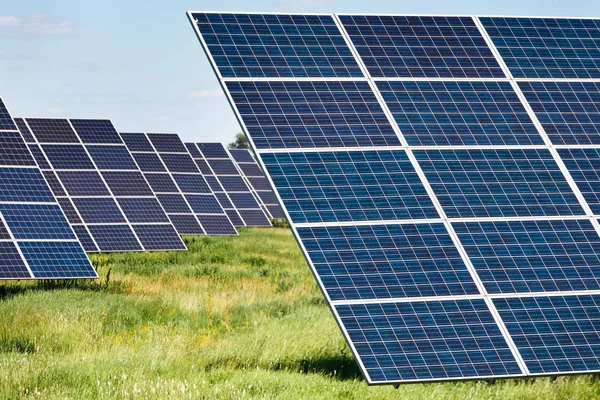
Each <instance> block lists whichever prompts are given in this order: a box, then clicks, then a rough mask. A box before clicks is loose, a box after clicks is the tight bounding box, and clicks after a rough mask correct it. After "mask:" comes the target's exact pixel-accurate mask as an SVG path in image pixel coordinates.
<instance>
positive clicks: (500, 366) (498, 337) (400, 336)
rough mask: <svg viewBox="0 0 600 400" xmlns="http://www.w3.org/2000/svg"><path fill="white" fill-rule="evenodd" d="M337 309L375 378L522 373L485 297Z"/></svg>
mask: <svg viewBox="0 0 600 400" xmlns="http://www.w3.org/2000/svg"><path fill="white" fill-rule="evenodd" d="M335 310H336V311H337V314H338V315H339V317H340V320H341V324H342V325H343V326H344V328H345V330H346V332H347V335H348V337H349V339H350V340H351V342H352V343H353V344H354V347H355V349H356V353H357V355H358V357H359V358H360V359H361V361H362V363H363V365H364V367H365V369H366V373H367V375H368V377H369V381H370V382H372V383H378V382H381V383H384V382H390V381H409V380H422V379H448V378H469V377H472V378H476V377H483V376H489V377H493V376H505V375H520V374H521V370H520V368H519V365H518V364H517V361H516V360H515V358H514V356H513V354H512V352H511V351H510V348H509V347H508V344H507V343H506V340H505V339H504V337H503V335H502V332H501V330H500V328H499V327H498V325H497V324H496V322H495V320H494V317H493V316H492V314H491V312H490V311H489V309H488V307H487V305H486V304H485V301H484V300H483V299H474V300H446V301H427V302H406V303H384V304H349V305H336V306H335Z"/></svg>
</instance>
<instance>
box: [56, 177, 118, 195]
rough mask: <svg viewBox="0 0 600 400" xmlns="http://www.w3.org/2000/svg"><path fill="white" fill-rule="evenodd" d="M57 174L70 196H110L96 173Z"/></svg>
mask: <svg viewBox="0 0 600 400" xmlns="http://www.w3.org/2000/svg"><path fill="white" fill-rule="evenodd" d="M56 174H57V175H58V177H59V178H60V181H61V183H62V184H63V186H64V187H65V190H66V191H67V193H68V194H69V196H110V192H109V191H108V189H107V188H106V185H105V184H104V181H103V180H102V178H101V177H100V174H99V173H98V172H96V171H57V172H56ZM55 193H56V192H55Z"/></svg>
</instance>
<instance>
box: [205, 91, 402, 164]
mask: <svg viewBox="0 0 600 400" xmlns="http://www.w3.org/2000/svg"><path fill="white" fill-rule="evenodd" d="M225 84H226V86H227V89H228V90H229V92H230V94H231V96H232V98H233V103H234V105H235V107H236V108H237V110H238V112H239V113H240V115H241V117H242V120H243V122H244V125H245V126H246V129H247V130H248V132H249V134H250V136H251V137H252V141H253V143H254V145H255V146H256V148H257V149H277V148H286V149H289V148H315V147H357V146H367V147H370V146H388V145H391V146H393V145H398V146H399V145H400V141H399V139H398V136H397V135H396V133H395V132H394V130H393V129H392V126H391V125H390V122H389V121H388V119H387V117H386V115H385V113H384V111H383V109H382V107H381V105H380V104H379V102H378V100H377V98H376V97H375V94H374V93H373V91H372V89H371V87H370V86H369V84H368V83H367V82H361V81H357V82H352V81H341V82H315V81H300V82H288V81H284V82H274V81H268V82H246V81H244V82H226V83H225ZM200 151H202V149H200ZM205 157H207V158H209V156H207V155H205Z"/></svg>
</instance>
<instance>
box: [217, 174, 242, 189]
mask: <svg viewBox="0 0 600 400" xmlns="http://www.w3.org/2000/svg"><path fill="white" fill-rule="evenodd" d="M217 179H219V182H220V183H221V186H223V189H225V191H226V192H246V193H250V188H249V187H248V185H246V182H245V181H244V178H242V177H241V176H219V177H218V178H217Z"/></svg>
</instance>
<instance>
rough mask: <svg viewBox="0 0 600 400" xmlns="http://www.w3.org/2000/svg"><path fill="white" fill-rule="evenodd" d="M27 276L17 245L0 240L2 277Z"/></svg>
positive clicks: (16, 277)
mask: <svg viewBox="0 0 600 400" xmlns="http://www.w3.org/2000/svg"><path fill="white" fill-rule="evenodd" d="M0 109H2V107H0ZM27 278H31V274H30V273H29V270H27V266H26V265H25V262H24V261H23V258H22V257H21V254H19V250H17V246H16V245H15V244H14V243H12V242H0V279H27Z"/></svg>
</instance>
